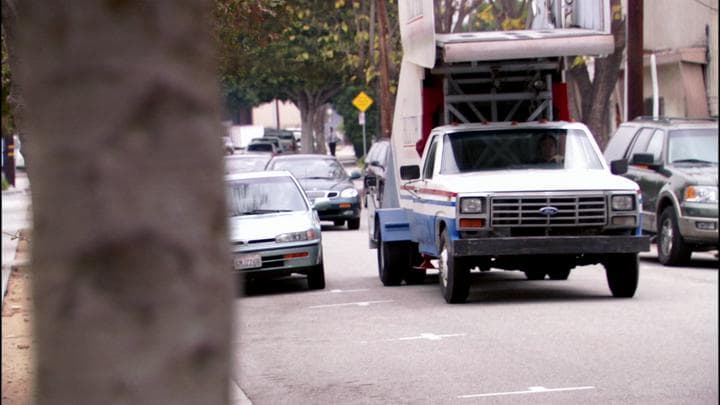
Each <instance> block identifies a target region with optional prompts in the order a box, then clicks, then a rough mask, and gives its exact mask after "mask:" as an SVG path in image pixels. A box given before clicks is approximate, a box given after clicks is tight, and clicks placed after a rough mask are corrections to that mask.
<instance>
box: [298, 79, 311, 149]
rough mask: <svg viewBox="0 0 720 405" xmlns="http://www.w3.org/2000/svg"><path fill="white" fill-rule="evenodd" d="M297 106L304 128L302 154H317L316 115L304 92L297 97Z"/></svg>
mask: <svg viewBox="0 0 720 405" xmlns="http://www.w3.org/2000/svg"><path fill="white" fill-rule="evenodd" d="M294 103H295V105H296V106H297V107H298V110H300V122H301V127H302V135H301V138H300V139H301V140H300V150H301V152H302V153H315V135H314V134H313V131H314V129H315V125H314V122H315V114H314V112H315V111H314V110H313V109H312V107H311V106H310V99H309V97H308V96H307V94H305V93H304V92H301V93H300V94H298V95H297V97H295V101H294Z"/></svg>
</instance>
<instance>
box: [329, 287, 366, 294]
mask: <svg viewBox="0 0 720 405" xmlns="http://www.w3.org/2000/svg"><path fill="white" fill-rule="evenodd" d="M367 290H368V289H367V288H358V289H355V290H330V292H331V293H335V294H338V293H349V292H360V291H367Z"/></svg>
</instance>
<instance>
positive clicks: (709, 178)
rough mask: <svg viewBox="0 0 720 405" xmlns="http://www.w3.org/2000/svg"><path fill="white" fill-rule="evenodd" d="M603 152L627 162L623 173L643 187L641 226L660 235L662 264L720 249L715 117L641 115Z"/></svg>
mask: <svg viewBox="0 0 720 405" xmlns="http://www.w3.org/2000/svg"><path fill="white" fill-rule="evenodd" d="M604 155H605V159H606V160H607V161H608V163H612V162H613V161H615V164H618V163H620V164H621V165H622V164H623V163H629V166H628V170H627V172H626V173H625V174H624V176H625V177H627V178H629V179H631V180H634V181H635V182H637V183H638V185H639V186H640V190H641V192H642V202H643V204H642V219H641V221H642V229H643V231H644V232H646V233H649V234H655V235H656V238H655V241H656V243H657V247H658V249H657V250H658V259H659V260H660V262H661V263H662V264H664V265H668V266H673V265H680V264H683V263H684V262H687V261H688V260H689V259H690V254H691V253H692V251H703V250H714V249H717V248H718V121H717V120H716V119H684V118H658V119H652V118H645V117H639V118H637V119H635V120H633V121H630V122H626V123H623V124H622V125H620V127H619V128H618V129H617V131H616V132H615V134H614V135H613V137H612V138H610V141H609V142H608V145H607V147H606V148H605V152H604ZM617 161H621V162H617Z"/></svg>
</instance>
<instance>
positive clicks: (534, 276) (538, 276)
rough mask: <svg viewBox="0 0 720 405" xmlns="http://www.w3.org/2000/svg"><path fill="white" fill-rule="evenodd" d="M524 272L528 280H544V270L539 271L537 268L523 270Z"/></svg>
mask: <svg viewBox="0 0 720 405" xmlns="http://www.w3.org/2000/svg"><path fill="white" fill-rule="evenodd" d="M523 273H525V278H527V279H528V280H544V279H545V272H544V271H539V270H525V271H523Z"/></svg>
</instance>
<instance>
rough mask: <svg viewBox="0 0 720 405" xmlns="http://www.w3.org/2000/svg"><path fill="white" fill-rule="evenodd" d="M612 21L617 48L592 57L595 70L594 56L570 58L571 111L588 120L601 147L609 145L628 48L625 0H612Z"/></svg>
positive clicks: (578, 118) (574, 115)
mask: <svg viewBox="0 0 720 405" xmlns="http://www.w3.org/2000/svg"><path fill="white" fill-rule="evenodd" d="M610 8H611V15H612V23H611V27H610V29H611V32H612V35H613V38H614V41H615V51H614V52H613V53H612V54H610V55H607V56H605V57H598V58H592V60H593V62H594V74H593V76H592V77H591V76H590V72H589V70H588V62H589V61H590V60H591V59H590V58H583V57H575V58H570V60H571V61H572V64H571V66H570V69H568V75H567V78H568V87H569V94H568V96H569V99H570V100H571V102H570V112H571V114H572V115H573V117H575V119H577V120H578V121H581V122H583V123H585V124H586V125H587V126H588V128H589V129H590V132H592V134H593V135H594V136H595V140H596V141H597V143H598V145H600V148H603V149H604V148H605V145H606V144H607V141H608V138H609V137H610V122H609V120H608V116H609V109H610V96H611V95H612V92H613V91H614V90H615V85H616V84H617V80H618V74H619V72H620V67H621V65H622V61H623V52H624V50H625V31H626V24H625V21H626V19H625V17H624V16H623V15H622V5H621V0H611V1H610Z"/></svg>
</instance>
